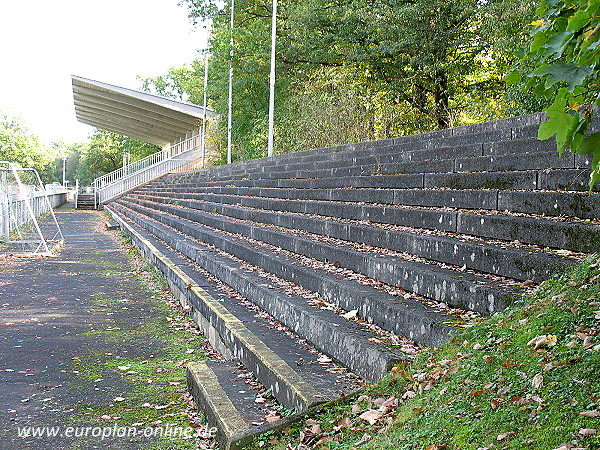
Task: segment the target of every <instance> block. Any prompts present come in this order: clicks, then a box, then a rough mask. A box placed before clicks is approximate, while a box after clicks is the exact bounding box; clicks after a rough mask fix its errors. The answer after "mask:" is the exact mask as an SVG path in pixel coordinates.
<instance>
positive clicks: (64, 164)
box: [63, 155, 67, 187]
mask: <svg viewBox="0 0 600 450" xmlns="http://www.w3.org/2000/svg"><path fill="white" fill-rule="evenodd" d="M66 180H67V156H66V155H63V187H65V186H66V184H67V182H66Z"/></svg>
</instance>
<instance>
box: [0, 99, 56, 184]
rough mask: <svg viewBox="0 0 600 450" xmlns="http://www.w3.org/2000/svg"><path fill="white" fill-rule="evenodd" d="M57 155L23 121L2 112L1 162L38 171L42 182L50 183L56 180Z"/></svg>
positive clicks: (0, 123)
mask: <svg viewBox="0 0 600 450" xmlns="http://www.w3.org/2000/svg"><path fill="white" fill-rule="evenodd" d="M56 155H57V153H56V150H55V149H53V148H52V147H50V146H47V145H44V144H42V143H40V141H39V140H38V138H37V137H36V136H34V135H33V134H32V133H31V131H29V129H27V127H26V126H25V124H24V123H23V121H22V120H21V119H19V118H17V117H12V116H9V115H8V114H5V113H3V112H2V111H0V161H9V162H11V163H13V164H15V165H17V166H19V167H30V168H33V169H36V170H37V171H38V172H39V174H40V177H41V178H42V182H44V183H48V182H51V181H55V180H56V178H55V177H54V175H53V170H54V166H53V163H54V158H55V157H56Z"/></svg>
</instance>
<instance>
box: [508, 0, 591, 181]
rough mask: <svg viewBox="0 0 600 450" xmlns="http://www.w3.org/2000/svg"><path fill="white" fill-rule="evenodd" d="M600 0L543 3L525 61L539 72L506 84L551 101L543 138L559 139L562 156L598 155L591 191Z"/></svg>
mask: <svg viewBox="0 0 600 450" xmlns="http://www.w3.org/2000/svg"><path fill="white" fill-rule="evenodd" d="M599 8H600V0H544V1H542V2H541V4H540V6H539V8H538V10H537V14H538V17H539V19H538V20H536V21H534V22H532V23H531V24H530V25H531V26H533V27H534V29H533V31H532V32H531V42H530V44H529V51H528V52H527V54H526V55H525V56H524V57H523V59H522V62H524V63H528V64H529V65H530V66H533V67H534V69H533V70H531V71H530V72H529V73H527V74H526V75H525V76H524V77H523V79H521V78H522V77H521V76H520V72H521V70H516V71H513V72H512V73H510V74H509V75H508V76H507V78H506V82H507V83H508V84H509V85H511V84H516V83H519V82H521V83H523V86H524V88H525V89H528V90H531V91H533V92H534V93H535V94H536V95H537V96H538V97H540V98H543V99H547V100H548V101H549V102H550V106H548V108H547V110H546V114H547V115H548V120H547V121H546V122H544V123H543V124H542V125H541V126H540V129H539V134H538V138H539V139H548V138H550V137H552V136H553V135H555V134H556V144H557V149H558V151H559V153H560V154H562V152H563V151H564V149H565V148H569V149H570V150H571V151H573V152H575V153H578V154H590V153H593V155H594V156H593V163H592V173H591V176H590V183H589V186H590V189H592V187H593V186H594V184H595V183H596V182H597V181H599V180H600V164H599V163H600V145H599V144H600V140H599V139H598V137H597V136H596V133H594V134H591V135H589V136H587V137H586V134H587V132H588V128H589V125H590V123H591V121H592V117H593V116H594V107H595V106H597V105H599V104H600V79H599V73H600V72H599V71H598V63H599V61H600V59H599V58H600V31H599V30H600V27H599V26H598V24H599Z"/></svg>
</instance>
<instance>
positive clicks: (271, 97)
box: [267, 0, 277, 156]
mask: <svg viewBox="0 0 600 450" xmlns="http://www.w3.org/2000/svg"><path fill="white" fill-rule="evenodd" d="M276 38H277V0H273V23H272V25H271V76H270V80H269V144H268V147H267V156H273V128H274V122H275V41H276Z"/></svg>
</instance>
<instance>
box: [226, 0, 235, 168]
mask: <svg viewBox="0 0 600 450" xmlns="http://www.w3.org/2000/svg"><path fill="white" fill-rule="evenodd" d="M233 10H234V0H231V20H230V31H231V38H230V40H229V46H230V50H229V58H230V59H229V99H228V101H227V164H231V124H232V117H231V116H232V103H233V101H232V100H233Z"/></svg>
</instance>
